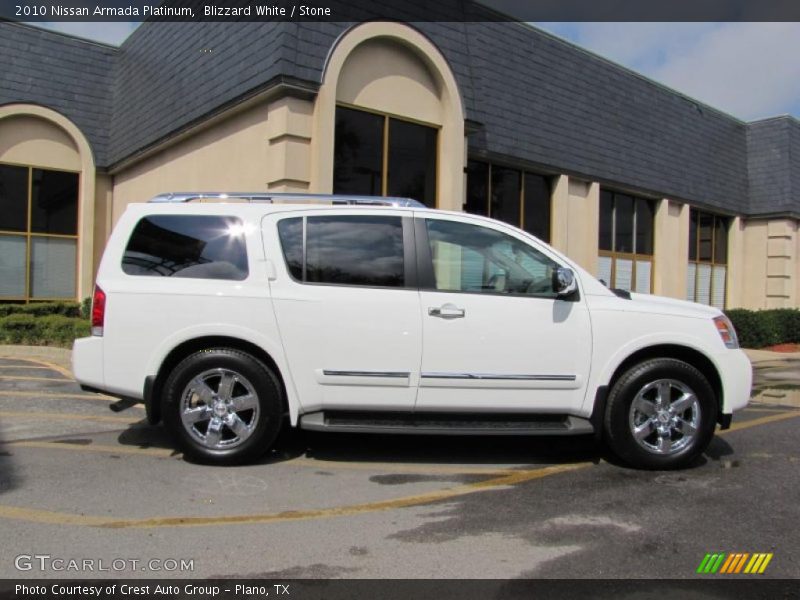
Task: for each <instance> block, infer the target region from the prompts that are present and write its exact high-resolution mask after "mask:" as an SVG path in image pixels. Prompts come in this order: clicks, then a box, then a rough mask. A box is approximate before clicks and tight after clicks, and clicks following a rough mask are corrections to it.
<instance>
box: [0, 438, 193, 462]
mask: <svg viewBox="0 0 800 600" xmlns="http://www.w3.org/2000/svg"><path fill="white" fill-rule="evenodd" d="M2 445H3V446H16V447H21V448H43V449H46V450H67V451H71V452H101V453H108V454H141V455H144V456H156V457H159V458H161V457H170V456H173V455H176V454H178V453H177V452H176V451H174V450H167V449H166V448H134V447H128V446H111V445H105V444H87V445H86V446H83V445H80V444H70V443H69V442H6V443H5V444H2Z"/></svg>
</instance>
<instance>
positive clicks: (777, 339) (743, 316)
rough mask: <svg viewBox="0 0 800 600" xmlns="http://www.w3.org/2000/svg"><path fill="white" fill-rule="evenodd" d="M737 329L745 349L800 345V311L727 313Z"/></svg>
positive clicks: (734, 310)
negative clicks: (777, 345) (776, 345)
mask: <svg viewBox="0 0 800 600" xmlns="http://www.w3.org/2000/svg"><path fill="white" fill-rule="evenodd" d="M725 314H726V315H727V316H728V318H729V319H730V320H731V322H732V323H733V326H734V328H735V329H736V334H737V335H738V336H739V344H740V345H741V346H742V347H743V348H764V347H765V346H774V345H775V344H798V343H800V310H797V309H795V308H775V309H769V310H747V309H744V308H736V309H731V310H728V311H726V312H725Z"/></svg>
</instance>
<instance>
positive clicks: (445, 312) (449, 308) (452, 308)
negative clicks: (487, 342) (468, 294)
mask: <svg viewBox="0 0 800 600" xmlns="http://www.w3.org/2000/svg"><path fill="white" fill-rule="evenodd" d="M428 315H430V316H431V317H439V318H440V319H463V318H464V315H466V311H465V310H464V309H463V308H459V307H457V306H456V305H455V304H443V305H442V306H440V307H438V308H437V307H430V308H429V309H428Z"/></svg>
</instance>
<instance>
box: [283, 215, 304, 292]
mask: <svg viewBox="0 0 800 600" xmlns="http://www.w3.org/2000/svg"><path fill="white" fill-rule="evenodd" d="M278 237H279V238H280V240H281V247H282V248H283V258H284V259H285V260H286V267H287V268H288V269H289V273H290V274H291V276H292V277H294V278H295V279H297V280H298V281H303V219H302V218H300V217H295V218H293V219H284V220H283V221H280V222H279V223H278Z"/></svg>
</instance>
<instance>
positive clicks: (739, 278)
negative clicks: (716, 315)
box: [725, 217, 752, 308]
mask: <svg viewBox="0 0 800 600" xmlns="http://www.w3.org/2000/svg"><path fill="white" fill-rule="evenodd" d="M744 229H745V221H744V220H743V219H742V218H741V217H734V218H733V219H732V220H731V224H730V227H729V228H728V277H727V281H726V282H725V286H726V295H727V298H726V300H725V308H740V307H742V306H745V290H746V289H747V286H749V285H751V284H752V282H751V280H750V274H749V273H748V272H747V270H746V269H745V262H746V255H745V243H744Z"/></svg>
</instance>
